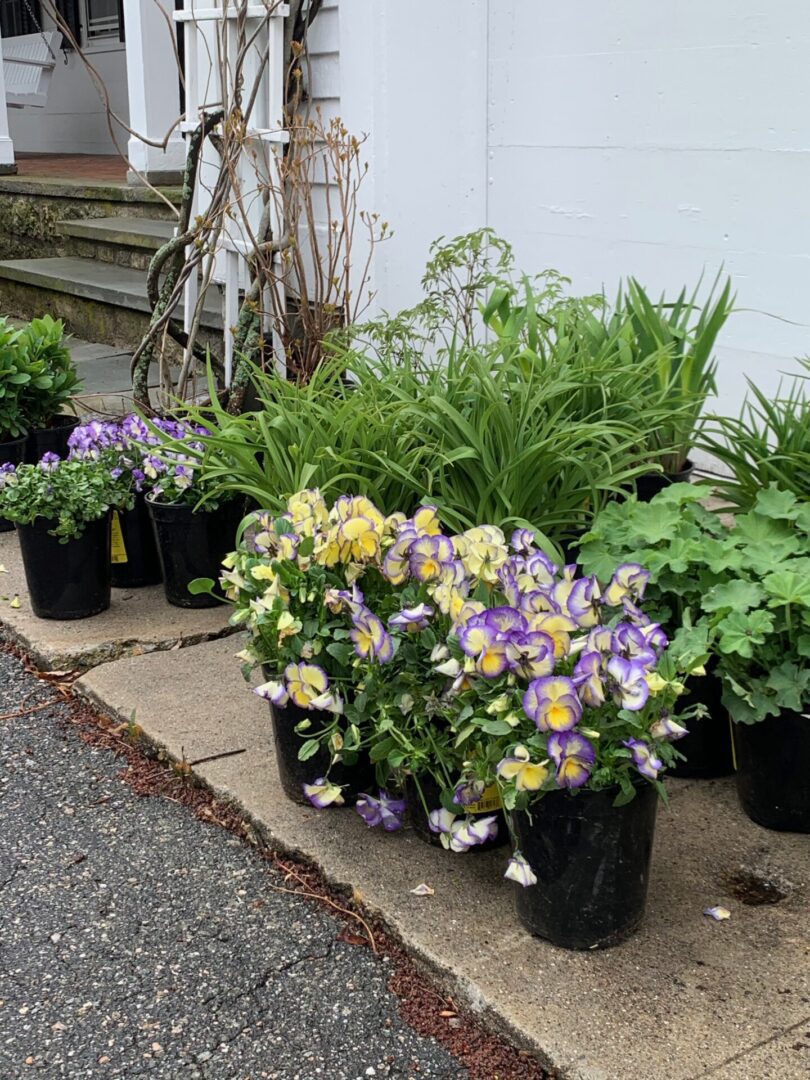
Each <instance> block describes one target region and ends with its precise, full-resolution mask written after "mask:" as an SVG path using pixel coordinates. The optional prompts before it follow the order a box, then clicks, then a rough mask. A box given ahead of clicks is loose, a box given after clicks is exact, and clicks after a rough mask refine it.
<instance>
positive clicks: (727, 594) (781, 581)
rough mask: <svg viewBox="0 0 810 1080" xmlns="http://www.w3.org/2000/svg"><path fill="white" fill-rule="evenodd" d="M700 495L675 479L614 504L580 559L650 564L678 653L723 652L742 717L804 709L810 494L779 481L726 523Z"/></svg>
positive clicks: (656, 610)
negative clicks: (783, 487) (651, 493)
mask: <svg viewBox="0 0 810 1080" xmlns="http://www.w3.org/2000/svg"><path fill="white" fill-rule="evenodd" d="M700 497H701V489H700V488H695V487H694V486H692V485H688V484H674V485H672V486H671V487H669V488H667V489H665V490H664V491H663V492H662V493H661V494H660V495H657V496H656V497H655V499H653V500H652V502H650V503H647V504H643V503H637V502H635V500H629V501H628V502H626V503H623V504H616V505H613V506H610V507H608V508H606V510H605V511H604V512H603V513H602V514H601V515H600V516H599V518H597V520H596V522H595V524H594V528H593V529H592V530H591V532H590V533H588V535H587V536H586V537H585V538H584V543H583V547H582V549H581V555H580V557H581V561H582V564H583V566H584V568H585V569H586V570H587V571H589V572H590V573H594V574H597V575H598V574H599V573H601V572H603V570H604V568H605V567H608V566H610V565H612V564H613V563H614V562H615V560H617V559H620V558H631V559H632V560H633V561H634V562H637V563H639V564H640V565H641V566H644V567H645V568H646V569H647V570H649V571H650V582H649V585H648V594H647V600H648V601H649V602H648V603H647V605H646V606H647V608H648V610H649V611H650V613H651V614H652V615H653V616H654V617H656V618H658V619H659V620H660V621H661V622H662V623H663V624H664V625H665V626H666V627H667V629H668V630H669V631H670V632H673V631H677V632H676V633H675V636H674V642H673V655H675V656H676V657H680V658H684V657H686V658H687V665H688V662H689V661H695V662H698V663H699V662H700V661H701V659H706V658H707V657H708V655H709V654H713V655H714V656H716V658H717V670H718V674H719V675H720V676H721V678H722V679H723V685H724V691H723V701H724V704H725V705H726V706H727V708H728V709H729V711H730V713H731V715H732V718H733V719H734V720H735V721H737V722H741V723H753V722H755V721H757V720H762V719H764V718H765V717H766V716H776V715H778V713H779V712H780V711H782V710H783V709H793V710H797V711H800V710H802V709H804V708H806V707H807V706H808V705H810V663H808V658H810V503H808V502H803V501H801V500H800V499H798V498H797V497H796V496H795V495H793V494H791V493H789V492H785V491H780V490H779V489H778V488H777V486H776V485H775V484H771V485H770V486H769V487H768V488H766V489H765V490H763V491H760V493H759V494H758V496H757V497H756V499H755V501H754V505H753V507H752V509H751V510H750V511H749V512H748V513H747V514H740V515H739V516H738V517H737V518H736V521H735V525H734V527H733V528H726V527H725V526H724V525H723V524H722V522H721V521H720V519H719V518H718V516H717V515H716V514H713V513H711V512H710V511H708V510H705V509H704V508H703V507H702V506H700V504H699V502H698V501H697V500H698V499H699V498H700ZM681 623H682V624H683V625H682V628H681V629H677V628H678V626H679V624H681Z"/></svg>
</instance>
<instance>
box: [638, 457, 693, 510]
mask: <svg viewBox="0 0 810 1080" xmlns="http://www.w3.org/2000/svg"><path fill="white" fill-rule="evenodd" d="M694 469H695V466H694V463H693V462H691V461H689V460H688V459H687V462H686V464H685V465H684V467H683V468H682V469H681V471H680V472H676V473H654V472H653V473H644V474H643V475H642V476H639V477H636V497H637V498H638V501H639V502H652V500H653V499H654V498H655V496H656V495H658V494H659V492H661V491H663V490H664V488H668V487H669V485H670V484H688V483H690V482H691V480H692V473H693V472H694Z"/></svg>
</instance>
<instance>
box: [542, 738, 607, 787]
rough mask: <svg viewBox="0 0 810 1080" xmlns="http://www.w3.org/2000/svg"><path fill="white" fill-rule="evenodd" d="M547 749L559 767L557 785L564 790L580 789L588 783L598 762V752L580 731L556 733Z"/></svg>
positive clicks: (549, 740) (550, 739)
mask: <svg viewBox="0 0 810 1080" xmlns="http://www.w3.org/2000/svg"><path fill="white" fill-rule="evenodd" d="M546 748H547V750H548V752H549V755H550V756H551V758H552V760H553V761H554V764H555V765H556V766H557V783H558V785H559V786H560V787H563V788H578V787H582V785H583V784H586V783H587V782H588V778H589V776H590V775H591V770H592V768H593V765H594V763H595V761H596V751H595V749H594V747H593V743H591V742H590V741H589V740H588V739H586V738H585V736H584V735H581V734H580V733H579V732H578V731H560V732H557V731H555V732H554V733H553V734H552V735H550V736H549V739H548V743H547V744H546Z"/></svg>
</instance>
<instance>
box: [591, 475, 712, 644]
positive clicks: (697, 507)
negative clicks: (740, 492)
mask: <svg viewBox="0 0 810 1080" xmlns="http://www.w3.org/2000/svg"><path fill="white" fill-rule="evenodd" d="M706 490H707V489H706V488H705V487H702V486H700V485H698V484H671V485H670V486H669V487H667V488H665V489H664V490H663V491H662V492H661V493H660V494H659V495H657V496H656V497H655V498H654V499H653V500H652V501H651V502H648V503H645V502H637V501H636V500H635V499H627V500H625V501H622V502H613V503H611V504H610V505H608V506H606V507H605V508H604V510H603V511H602V512H601V513H600V514H599V515H598V516H597V518H596V520H595V521H594V523H593V525H592V526H591V529H590V531H589V532H587V533H586V534H585V536H584V537H583V538H582V545H581V547H580V549H579V562H580V565H581V566H582V568H583V570H584V571H585V572H586V573H588V574H596V576H597V577H602V576H604V575H605V574H606V573H608V572H609V571H610V569H611V567H612V566H615V565H616V564H617V562H629V561H632V562H634V563H637V564H638V565H639V566H642V567H644V569H645V570H647V571H649V574H650V580H649V582H648V584H647V589H646V592H645V594H644V598H645V608H646V610H647V611H648V612H649V614H650V615H651V616H652V617H653V618H654V619H655V620H656V621H657V622H659V623H661V625H662V626H664V628H665V629H666V631H667V634H668V635H669V636H670V637H672V636H674V635H675V634H676V633H679V637H680V641H681V648H682V649H684V650H685V651H687V652H689V653H690V654H691V656H690V659H694V660H695V661H696V662H699V661H701V660H705V659H706V658H707V656H706V654H707V653H708V637H707V632H706V628H705V627H700V628H697V629H696V627H695V624H696V623H697V622H698V620H699V619H700V617H701V615H702V613H703V608H702V599H703V595H704V593H705V592H706V591H707V590H708V589H709V588H711V587H712V586H713V585H715V584H719V583H720V582H721V581H724V580H725V575H724V573H723V572H722V571H715V570H712V568H711V567H710V564H709V559H710V556H709V552H710V550H711V545H709V544H707V541H711V540H716V539H718V538H719V537H722V536H724V535H725V533H726V532H727V531H728V530H727V527H726V526H725V525H724V524H723V522H722V521H721V519H720V517H719V516H718V515H717V514H716V513H714V512H713V511H711V510H707V509H706V508H705V507H704V506H703V505H702V500H703V499H705V496H706ZM681 628H685V629H681Z"/></svg>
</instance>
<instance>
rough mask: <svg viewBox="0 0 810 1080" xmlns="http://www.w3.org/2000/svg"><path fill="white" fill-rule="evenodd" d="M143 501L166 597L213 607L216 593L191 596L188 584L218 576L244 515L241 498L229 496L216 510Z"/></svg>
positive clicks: (189, 605) (188, 604)
mask: <svg viewBox="0 0 810 1080" xmlns="http://www.w3.org/2000/svg"><path fill="white" fill-rule="evenodd" d="M146 505H147V507H148V508H149V516H150V517H151V519H152V525H153V526H154V530H155V539H156V541H157V549H158V556H159V558H160V568H161V571H162V573H163V588H164V590H165V592H166V599H167V600H168V601H169V603H170V604H173V605H174V606H175V607H182V608H205V607H216V606H217V604H218V603H219V600H217V599H216V597H213V596H208V595H207V594H205V593H202V594H200V595H199V596H192V595H191V593H190V592H189V591H188V586H189V583H190V582H192V581H193V580H194V579H195V578H200V577H204V578H213V579H214V581H217V580H218V578H219V575H220V573H221V571H222V560H223V559H224V558H225V556H226V555H227V554H228V552H229V551H233V549H234V545H235V542H236V529H237V526H238V525H239V522H240V521H241V520H242V516H243V515H242V510H243V503H242V500H241V499H232V500H231V501H230V502H226V503H223V504H222V505H221V506H218V507H217V508H216V510H196V511H195V510H194V509H193V507H191V506H183V505H181V504H176V503H162V502H157V501H155V500H154V499H153V498H152V497H151V496H147V499H146ZM218 588H219V586H217V589H218Z"/></svg>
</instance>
